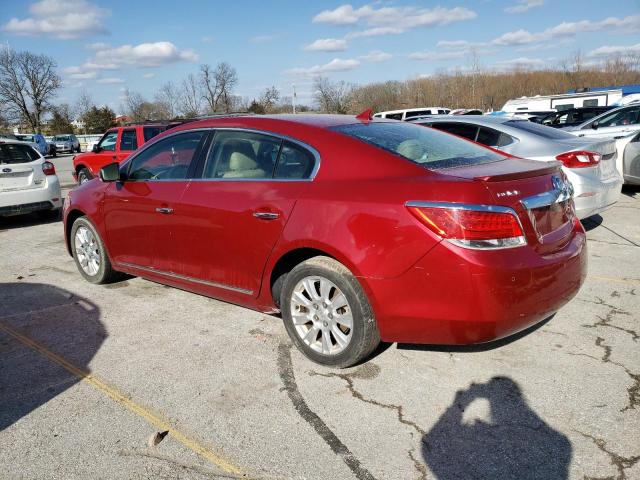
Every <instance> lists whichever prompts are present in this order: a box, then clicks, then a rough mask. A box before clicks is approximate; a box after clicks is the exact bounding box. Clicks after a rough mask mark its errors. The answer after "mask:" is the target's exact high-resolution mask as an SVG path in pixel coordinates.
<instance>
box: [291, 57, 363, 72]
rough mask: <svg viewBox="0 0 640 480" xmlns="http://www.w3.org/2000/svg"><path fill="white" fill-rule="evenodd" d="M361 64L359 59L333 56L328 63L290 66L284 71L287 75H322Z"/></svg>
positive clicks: (350, 68) (351, 68) (342, 70)
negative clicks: (307, 66) (305, 66)
mask: <svg viewBox="0 0 640 480" xmlns="http://www.w3.org/2000/svg"><path fill="white" fill-rule="evenodd" d="M360 64H361V62H360V60H356V59H341V58H334V59H333V60H331V61H330V62H329V63H325V64H324V65H314V66H313V67H309V68H304V67H298V68H291V69H289V70H286V71H285V72H284V73H286V74H289V75H307V76H314V75H324V74H326V73H332V72H345V71H347V70H353V69H354V68H357V67H359V66H360Z"/></svg>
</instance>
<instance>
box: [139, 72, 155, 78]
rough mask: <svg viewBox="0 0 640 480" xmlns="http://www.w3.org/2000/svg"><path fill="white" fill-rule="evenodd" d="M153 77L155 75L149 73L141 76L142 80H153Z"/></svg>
mask: <svg viewBox="0 0 640 480" xmlns="http://www.w3.org/2000/svg"><path fill="white" fill-rule="evenodd" d="M155 76H156V74H155V73H153V72H149V73H145V74H144V75H142V78H153V77H155Z"/></svg>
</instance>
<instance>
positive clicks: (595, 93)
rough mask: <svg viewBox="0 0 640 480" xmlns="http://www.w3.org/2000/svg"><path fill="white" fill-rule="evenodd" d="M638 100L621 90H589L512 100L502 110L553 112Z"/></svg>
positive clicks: (638, 97)
mask: <svg viewBox="0 0 640 480" xmlns="http://www.w3.org/2000/svg"><path fill="white" fill-rule="evenodd" d="M638 99H640V94H638V93H632V94H628V95H625V94H624V93H623V90H622V89H621V88H616V89H611V90H590V91H586V92H576V93H562V94H559V95H536V96H535V97H520V98H514V99H513V100H507V103H505V104H504V106H503V107H502V110H503V111H504V112H507V113H532V112H538V113H540V112H554V111H560V110H566V109H568V108H579V107H607V106H618V105H626V104H627V103H630V102H632V101H634V100H638Z"/></svg>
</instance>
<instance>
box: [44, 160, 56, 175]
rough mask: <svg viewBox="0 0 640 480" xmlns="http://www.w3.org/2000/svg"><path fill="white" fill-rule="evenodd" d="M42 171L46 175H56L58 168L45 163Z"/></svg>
mask: <svg viewBox="0 0 640 480" xmlns="http://www.w3.org/2000/svg"><path fill="white" fill-rule="evenodd" d="M42 171H43V172H44V174H45V175H55V174H56V167H55V166H54V165H53V163H51V162H44V163H43V164H42Z"/></svg>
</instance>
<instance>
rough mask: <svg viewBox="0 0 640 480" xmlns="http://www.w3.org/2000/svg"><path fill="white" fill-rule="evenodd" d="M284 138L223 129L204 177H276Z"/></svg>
mask: <svg viewBox="0 0 640 480" xmlns="http://www.w3.org/2000/svg"><path fill="white" fill-rule="evenodd" d="M281 144H282V140H280V139H279V138H276V137H271V136H269V135H262V134H260V133H253V132H243V131H236V130H220V131H218V132H216V134H215V137H214V138H213V144H212V146H211V149H210V151H209V155H208V157H207V162H206V165H205V168H204V173H203V177H204V178H222V179H236V180H240V179H260V178H263V179H265V178H272V177H273V170H274V168H275V165H276V160H277V158H278V154H279V152H280V145H281Z"/></svg>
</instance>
